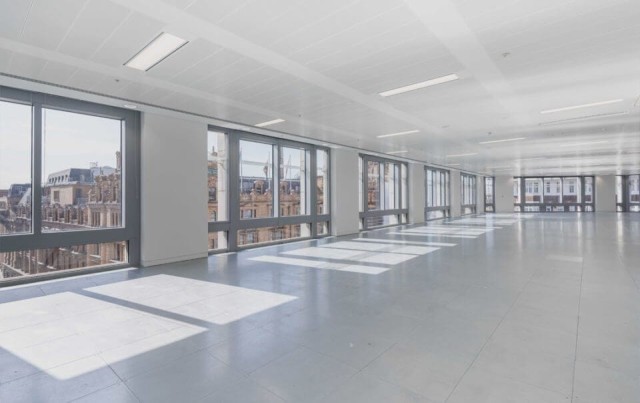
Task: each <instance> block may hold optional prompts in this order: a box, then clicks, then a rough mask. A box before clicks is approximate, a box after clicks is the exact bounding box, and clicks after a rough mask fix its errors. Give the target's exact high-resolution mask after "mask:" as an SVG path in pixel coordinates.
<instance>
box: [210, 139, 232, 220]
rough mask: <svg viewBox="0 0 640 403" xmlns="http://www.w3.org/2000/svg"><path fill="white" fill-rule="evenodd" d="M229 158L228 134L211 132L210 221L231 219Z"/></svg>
mask: <svg viewBox="0 0 640 403" xmlns="http://www.w3.org/2000/svg"><path fill="white" fill-rule="evenodd" d="M227 156H228V152H227V135H226V133H220V132H209V133H208V134H207V158H208V178H209V179H208V188H209V221H227V220H228V219H229V215H228V214H229V213H228V211H229V209H228V204H229V193H228V191H227V182H228V179H227V178H228V176H227V161H228V160H227V158H228V157H227Z"/></svg>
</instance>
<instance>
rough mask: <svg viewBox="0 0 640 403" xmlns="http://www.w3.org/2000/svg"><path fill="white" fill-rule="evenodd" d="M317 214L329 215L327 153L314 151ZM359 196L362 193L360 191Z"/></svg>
mask: <svg viewBox="0 0 640 403" xmlns="http://www.w3.org/2000/svg"><path fill="white" fill-rule="evenodd" d="M316 167H317V172H316V187H317V195H318V196H317V197H318V210H317V211H318V214H329V153H328V152H327V151H325V150H316ZM358 193H359V194H360V193H362V189H360V192H358Z"/></svg>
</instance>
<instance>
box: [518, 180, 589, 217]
mask: <svg viewBox="0 0 640 403" xmlns="http://www.w3.org/2000/svg"><path fill="white" fill-rule="evenodd" d="M594 186H595V182H594V178H593V177H592V176H563V177H526V178H525V177H522V178H519V177H517V178H514V211H516V212H519V211H524V212H536V213H537V212H548V213H551V212H582V211H585V212H591V211H594V209H595V208H594V196H593V195H594V192H595V189H594ZM523 193H524V198H521V197H520V195H521V194H523Z"/></svg>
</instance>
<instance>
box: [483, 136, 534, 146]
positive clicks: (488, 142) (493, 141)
mask: <svg viewBox="0 0 640 403" xmlns="http://www.w3.org/2000/svg"><path fill="white" fill-rule="evenodd" d="M524 139H526V137H515V138H512V139H502V140H491V141H481V142H480V143H478V144H493V143H506V142H508V141H519V140H524Z"/></svg>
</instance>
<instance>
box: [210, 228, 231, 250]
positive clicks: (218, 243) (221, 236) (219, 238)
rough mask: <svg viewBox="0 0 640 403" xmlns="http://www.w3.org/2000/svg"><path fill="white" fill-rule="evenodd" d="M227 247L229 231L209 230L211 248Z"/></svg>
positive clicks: (220, 248) (221, 248) (222, 248)
mask: <svg viewBox="0 0 640 403" xmlns="http://www.w3.org/2000/svg"><path fill="white" fill-rule="evenodd" d="M224 249H227V232H226V231H218V232H209V250H211V251H215V250H224Z"/></svg>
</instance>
